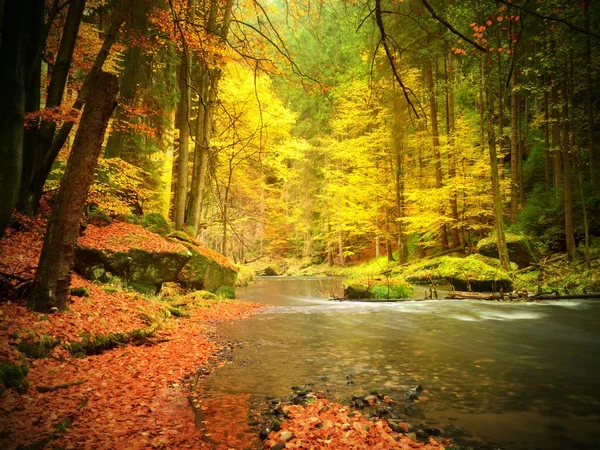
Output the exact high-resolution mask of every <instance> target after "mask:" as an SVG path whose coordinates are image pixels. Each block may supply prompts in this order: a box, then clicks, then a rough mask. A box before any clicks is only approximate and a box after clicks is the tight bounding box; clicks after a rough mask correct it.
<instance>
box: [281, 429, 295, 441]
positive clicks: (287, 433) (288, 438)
mask: <svg viewBox="0 0 600 450" xmlns="http://www.w3.org/2000/svg"><path fill="white" fill-rule="evenodd" d="M293 437H294V435H293V434H292V433H291V432H290V431H287V430H286V431H282V432H281V434H280V435H279V438H280V439H281V440H282V441H283V442H289V441H291V440H292V439H293Z"/></svg>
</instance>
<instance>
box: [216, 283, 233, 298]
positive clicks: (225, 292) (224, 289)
mask: <svg viewBox="0 0 600 450" xmlns="http://www.w3.org/2000/svg"><path fill="white" fill-rule="evenodd" d="M215 294H217V295H220V296H221V297H223V298H228V299H232V298H235V287H233V286H228V285H223V286H219V287H218V288H217V289H216V290H215Z"/></svg>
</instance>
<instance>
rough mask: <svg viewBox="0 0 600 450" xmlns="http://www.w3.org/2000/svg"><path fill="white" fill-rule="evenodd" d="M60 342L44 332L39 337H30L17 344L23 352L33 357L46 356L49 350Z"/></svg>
mask: <svg viewBox="0 0 600 450" xmlns="http://www.w3.org/2000/svg"><path fill="white" fill-rule="evenodd" d="M58 344H59V341H58V340H57V339H55V338H54V337H52V336H50V335H48V334H42V335H41V336H39V337H37V338H36V337H33V336H32V337H28V338H25V339H23V340H21V342H19V344H18V345H17V349H18V350H19V351H20V352H21V353H25V354H26V355H27V356H29V357H31V358H45V357H46V356H48V352H49V351H50V350H52V349H53V348H54V347H56V346H57V345H58Z"/></svg>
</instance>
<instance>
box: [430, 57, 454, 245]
mask: <svg viewBox="0 0 600 450" xmlns="http://www.w3.org/2000/svg"><path fill="white" fill-rule="evenodd" d="M425 77H426V80H427V88H428V91H429V112H430V119H431V137H432V143H433V158H434V167H435V187H436V188H438V189H441V187H442V156H441V154H440V131H439V127H438V120H437V116H438V114H437V102H436V100H435V85H434V82H433V69H432V64H431V61H430V60H426V61H425ZM440 214H441V215H444V212H443V211H440ZM440 232H441V233H440V234H441V240H442V248H443V249H444V250H448V245H449V244H448V232H447V230H446V224H442V225H441V227H440Z"/></svg>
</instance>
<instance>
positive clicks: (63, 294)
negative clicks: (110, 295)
mask: <svg viewBox="0 0 600 450" xmlns="http://www.w3.org/2000/svg"><path fill="white" fill-rule="evenodd" d="M117 92H118V81H117V77H116V76H114V75H112V74H108V73H106V72H100V73H99V74H98V76H97V77H96V80H95V82H94V84H93V85H92V86H91V87H90V92H89V100H88V102H87V105H86V107H85V109H84V111H83V114H82V116H81V121H80V125H79V128H78V130H77V134H76V135H75V140H74V142H73V148H72V149H71V154H70V155H69V160H68V162H67V168H66V170H65V174H64V176H63V179H62V181H61V184H60V189H59V192H58V197H57V200H56V206H55V207H54V212H53V213H52V217H51V218H50V221H49V222H48V229H47V231H46V235H45V237H44V246H43V248H42V254H41V256H40V262H39V265H38V270H37V272H36V275H35V282H34V285H33V289H32V292H31V296H30V298H29V306H30V307H31V308H32V309H33V310H34V311H40V312H49V311H56V310H62V309H64V308H65V307H66V304H67V300H68V297H69V285H70V282H71V269H72V267H73V263H74V258H75V247H76V245H77V237H78V234H79V222H80V220H81V216H82V214H83V208H84V206H85V200H86V197H87V193H88V190H89V188H90V185H91V184H92V182H93V179H94V171H95V169H96V165H97V163H98V157H99V156H100V151H101V149H102V142H103V140H104V133H105V132H106V127H107V126H108V121H109V119H110V116H111V114H112V112H113V110H114V109H115V106H116V105H117V100H116V98H117Z"/></svg>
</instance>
